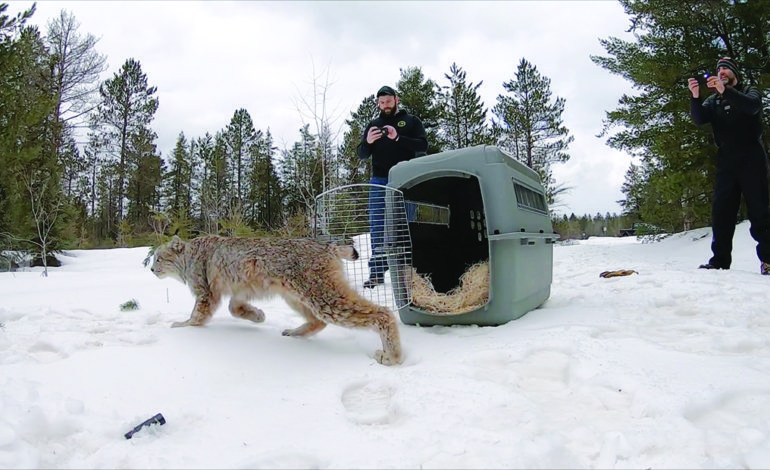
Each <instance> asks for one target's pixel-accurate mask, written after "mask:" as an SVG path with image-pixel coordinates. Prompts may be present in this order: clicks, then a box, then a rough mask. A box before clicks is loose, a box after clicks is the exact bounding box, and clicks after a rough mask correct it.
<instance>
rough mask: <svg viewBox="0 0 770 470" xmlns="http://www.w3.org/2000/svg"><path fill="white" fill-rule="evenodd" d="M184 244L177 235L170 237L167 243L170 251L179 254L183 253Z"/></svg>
mask: <svg viewBox="0 0 770 470" xmlns="http://www.w3.org/2000/svg"><path fill="white" fill-rule="evenodd" d="M185 245H186V243H185V242H184V240H182V239H181V238H179V237H178V236H177V235H174V236H173V237H171V241H169V242H168V247H169V249H171V251H174V252H176V253H181V252H183V251H184V248H185Z"/></svg>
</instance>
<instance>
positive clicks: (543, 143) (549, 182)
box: [493, 58, 574, 204]
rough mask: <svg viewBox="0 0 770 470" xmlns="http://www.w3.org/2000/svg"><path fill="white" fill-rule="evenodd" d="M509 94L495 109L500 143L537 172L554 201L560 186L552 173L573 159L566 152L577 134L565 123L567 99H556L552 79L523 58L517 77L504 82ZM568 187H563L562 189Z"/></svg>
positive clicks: (499, 98) (549, 196) (500, 98)
mask: <svg viewBox="0 0 770 470" xmlns="http://www.w3.org/2000/svg"><path fill="white" fill-rule="evenodd" d="M503 88H504V89H505V90H506V91H507V92H509V93H510V94H509V95H498V97H497V104H496V105H495V107H494V109H493V111H494V113H495V115H496V116H497V118H498V119H499V122H497V123H496V125H495V130H496V135H497V144H498V145H499V146H500V147H502V148H504V149H506V150H507V151H508V152H510V153H511V155H513V157H514V158H516V159H517V160H519V161H521V162H522V163H524V164H525V165H527V166H528V167H529V168H532V169H533V170H535V171H537V172H538V174H540V178H541V180H542V182H543V185H544V186H545V187H546V195H547V196H548V203H549V204H553V203H554V200H555V198H556V197H555V196H556V195H557V194H558V193H559V187H558V186H555V181H553V177H552V173H551V165H552V164H553V163H561V162H566V161H567V160H569V158H570V156H569V154H567V153H566V150H567V148H568V147H569V144H570V143H572V141H573V140H574V137H572V136H571V135H569V130H568V129H567V128H566V127H565V126H564V121H563V119H562V114H564V106H565V100H564V98H558V97H557V98H556V99H552V94H551V80H550V79H549V78H547V77H543V76H542V75H541V74H540V72H539V71H538V70H537V67H535V66H534V65H532V64H531V63H530V62H529V61H527V60H526V59H524V58H522V59H521V61H520V62H519V65H518V68H517V71H516V78H515V79H514V80H510V81H508V82H505V83H503ZM565 190H566V188H564V187H563V186H562V187H561V190H560V192H564V191H565Z"/></svg>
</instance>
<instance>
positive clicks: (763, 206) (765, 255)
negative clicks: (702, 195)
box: [709, 161, 770, 269]
mask: <svg viewBox="0 0 770 470" xmlns="http://www.w3.org/2000/svg"><path fill="white" fill-rule="evenodd" d="M741 194H742V195H743V198H744V200H745V201H746V208H747V209H748V216H749V221H750V223H751V228H750V229H749V231H750V233H751V236H752V238H754V240H756V241H757V257H758V258H759V259H760V261H764V262H767V263H770V209H768V192H767V164H766V163H765V162H764V161H760V162H757V163H756V164H750V165H745V166H743V167H742V168H736V169H729V170H726V169H718V170H717V181H716V186H715V187H714V202H713V205H712V206H711V219H712V221H711V224H712V226H711V227H712V233H713V236H712V240H711V251H712V252H713V253H714V256H713V257H712V258H711V260H709V263H710V264H712V265H714V266H717V267H719V268H724V269H728V268H729V267H730V263H732V254H731V253H732V251H733V235H734V234H735V223H736V217H737V214H738V209H739V208H740V204H741Z"/></svg>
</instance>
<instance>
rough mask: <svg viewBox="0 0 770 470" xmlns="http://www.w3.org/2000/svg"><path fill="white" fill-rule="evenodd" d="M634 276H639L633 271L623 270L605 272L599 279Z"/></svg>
mask: <svg viewBox="0 0 770 470" xmlns="http://www.w3.org/2000/svg"><path fill="white" fill-rule="evenodd" d="M632 274H639V273H638V272H636V271H634V270H633V269H621V270H619V271H604V272H603V273H601V274H599V277H618V276H630V275H632Z"/></svg>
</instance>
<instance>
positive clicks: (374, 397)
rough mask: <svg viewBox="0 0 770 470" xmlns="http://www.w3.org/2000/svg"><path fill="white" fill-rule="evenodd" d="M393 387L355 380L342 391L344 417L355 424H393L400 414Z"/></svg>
mask: <svg viewBox="0 0 770 470" xmlns="http://www.w3.org/2000/svg"><path fill="white" fill-rule="evenodd" d="M395 394H396V390H395V388H393V387H392V386H390V385H388V384H384V383H378V382H357V383H354V384H351V385H349V386H348V387H347V388H346V389H345V390H344V391H343V392H342V405H343V406H344V407H345V417H346V418H347V419H348V420H349V421H351V422H352V423H355V424H393V423H394V422H395V421H396V420H397V419H398V418H399V416H400V412H399V410H398V406H396V403H395V401H394V396H395Z"/></svg>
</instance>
